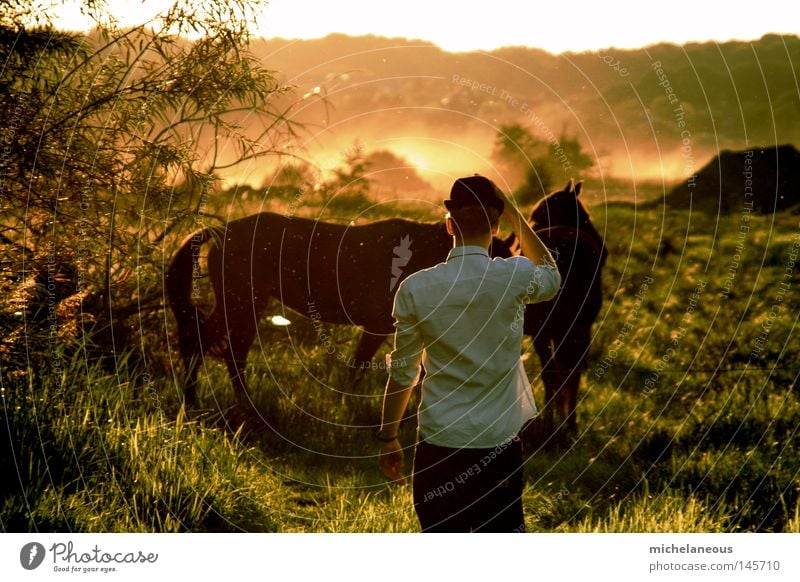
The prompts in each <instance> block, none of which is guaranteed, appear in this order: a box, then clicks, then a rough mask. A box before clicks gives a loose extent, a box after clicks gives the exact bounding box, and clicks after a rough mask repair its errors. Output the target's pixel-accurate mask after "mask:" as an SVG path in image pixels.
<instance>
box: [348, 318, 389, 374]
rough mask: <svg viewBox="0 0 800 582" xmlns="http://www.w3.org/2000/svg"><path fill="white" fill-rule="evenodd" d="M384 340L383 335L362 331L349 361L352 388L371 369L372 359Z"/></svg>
mask: <svg viewBox="0 0 800 582" xmlns="http://www.w3.org/2000/svg"><path fill="white" fill-rule="evenodd" d="M385 340H386V336H385V335H381V334H378V333H374V332H370V331H369V330H366V329H365V330H364V331H362V332H361V337H360V338H359V340H358V346H356V351H355V354H353V358H352V359H351V360H350V362H351V364H349V365H350V374H349V377H350V383H351V385H353V386H358V385H359V384H360V383H361V381H362V380H363V379H364V376H365V375H366V372H367V370H369V369H371V367H372V357H373V356H374V355H375V352H377V351H378V348H379V347H381V344H382V343H383V342H384V341H385Z"/></svg>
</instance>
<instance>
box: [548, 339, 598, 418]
mask: <svg viewBox="0 0 800 582" xmlns="http://www.w3.org/2000/svg"><path fill="white" fill-rule="evenodd" d="M591 340H592V328H591V325H581V324H575V325H574V326H572V327H571V328H570V329H569V334H568V335H567V336H566V337H564V338H563V339H562V340H561V341H560V342H558V343H557V344H556V360H557V362H558V367H559V368H560V369H561V370H562V371H563V379H562V382H563V386H562V390H561V392H562V401H561V403H560V407H561V413H562V415H563V418H564V419H565V420H566V423H567V430H568V431H570V432H575V431H576V430H577V427H578V424H577V413H576V406H577V402H578V388H579V387H580V383H581V372H582V371H583V368H584V362H585V361H586V354H587V352H588V351H589V344H590V343H591Z"/></svg>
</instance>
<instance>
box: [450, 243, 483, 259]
mask: <svg viewBox="0 0 800 582" xmlns="http://www.w3.org/2000/svg"><path fill="white" fill-rule="evenodd" d="M470 255H481V256H483V257H486V258H489V253H488V252H487V250H486V249H485V248H483V247H480V246H477V245H464V246H460V247H453V249H452V250H451V251H450V252H449V253H448V255H447V260H448V261H449V260H450V259H455V258H457V257H466V256H470Z"/></svg>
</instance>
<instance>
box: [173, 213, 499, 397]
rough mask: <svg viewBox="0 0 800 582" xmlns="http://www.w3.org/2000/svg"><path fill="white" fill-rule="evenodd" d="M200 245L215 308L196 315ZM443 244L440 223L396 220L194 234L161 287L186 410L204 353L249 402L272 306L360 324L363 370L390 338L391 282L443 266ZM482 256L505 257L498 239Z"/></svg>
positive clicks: (280, 220) (274, 219)
mask: <svg viewBox="0 0 800 582" xmlns="http://www.w3.org/2000/svg"><path fill="white" fill-rule="evenodd" d="M209 242H210V243H211V244H210V248H209V251H208V276H209V279H210V282H211V286H212V288H213V290H214V296H215V306H214V309H213V311H212V312H211V313H210V314H208V315H205V314H203V313H202V312H201V311H200V310H199V309H198V308H197V307H196V306H195V305H193V303H192V298H193V295H194V293H195V291H196V286H197V283H198V279H197V276H198V273H199V267H198V257H199V254H200V248H201V247H202V245H204V244H205V243H209ZM452 247H453V239H452V237H450V236H449V235H448V234H447V230H446V228H445V225H444V224H443V223H420V222H412V221H409V220H403V219H391V220H383V221H379V222H373V223H370V224H365V225H361V226H345V225H340V224H332V223H328V222H320V221H316V220H309V219H304V218H298V217H291V218H290V217H285V216H281V215H279V214H274V213H270V212H263V213H260V214H255V215H252V216H248V217H245V218H241V219H238V220H234V221H231V222H229V223H228V224H227V225H225V226H221V227H214V228H207V229H204V230H200V231H198V232H196V233H194V234H193V235H191V236H190V237H189V238H188V239H187V240H186V241H185V242H184V243H183V245H182V246H181V248H180V249H179V250H178V252H177V253H176V255H175V257H174V258H173V260H172V263H171V264H170V266H169V269H168V270H167V274H166V281H165V287H166V294H167V299H168V302H169V305H170V307H171V308H172V311H173V313H174V314H175V318H176V320H177V327H178V345H179V349H180V353H181V356H182V359H183V360H184V363H185V365H186V372H187V380H186V384H185V398H186V402H187V404H190V405H191V404H193V403H194V401H195V398H196V384H197V382H196V380H197V368H198V364H199V360H200V358H201V357H202V356H203V354H206V353H208V354H210V355H216V356H220V357H222V358H223V359H224V360H225V363H226V365H227V368H228V372H229V374H230V377H231V380H232V382H233V386H234V389H235V391H236V394H237V398H238V400H239V402H240V404H241V405H246V404H247V403H248V402H249V396H248V393H247V384H246V382H245V378H244V368H245V361H246V359H247V353H248V351H249V350H250V346H251V345H252V343H253V341H254V340H255V337H256V333H257V328H258V322H259V319H260V318H261V317H262V315H263V314H264V312H265V309H266V308H267V306H268V305H269V302H270V301H271V300H272V299H277V300H278V301H280V302H281V303H282V304H283V305H285V306H286V307H289V308H290V309H292V310H294V311H296V312H298V313H299V314H301V315H304V316H306V317H311V318H313V319H314V320H315V321H323V322H326V323H332V324H349V325H357V326H361V327H362V328H363V333H362V335H361V338H360V340H359V343H358V346H357V348H356V351H355V354H354V356H353V357H352V359H351V360H350V361H351V362H352V365H353V367H354V369H356V370H358V369H359V368H360V369H362V370H363V369H364V368H365V367H368V366H369V363H370V362H371V360H372V356H373V355H374V354H375V352H376V351H377V349H378V348H379V347H380V345H381V343H382V342H383V341H384V340H385V339H386V337H387V336H389V335H390V334H392V333H393V332H394V325H393V323H394V321H393V319H392V315H391V313H392V304H393V301H394V293H395V291H396V290H397V286H398V285H399V283H400V281H402V280H403V279H404V278H405V277H407V276H408V275H410V274H411V273H414V272H416V271H419V270H420V269H425V268H428V267H432V266H433V265H436V264H437V263H440V262H442V261H444V260H445V259H446V257H447V254H448V252H449V251H450V249H451V248H452ZM490 252H491V253H492V255H493V256H503V257H508V256H510V255H511V253H510V251H509V249H508V246H507V245H505V244H504V243H503V241H500V240H498V239H494V240H493V242H492V248H491V249H490ZM356 375H357V374H354V375H353V377H355V376H356Z"/></svg>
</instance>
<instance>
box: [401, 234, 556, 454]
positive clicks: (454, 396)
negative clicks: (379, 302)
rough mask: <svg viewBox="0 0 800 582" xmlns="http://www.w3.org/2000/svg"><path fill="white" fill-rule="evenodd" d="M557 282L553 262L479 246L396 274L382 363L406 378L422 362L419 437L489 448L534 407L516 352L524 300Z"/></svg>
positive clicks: (411, 379)
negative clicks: (390, 331) (390, 335)
mask: <svg viewBox="0 0 800 582" xmlns="http://www.w3.org/2000/svg"><path fill="white" fill-rule="evenodd" d="M560 285H561V276H560V275H559V273H558V270H557V269H556V268H555V267H553V266H551V265H543V266H538V265H535V264H534V263H533V262H532V261H530V260H529V259H527V258H525V257H511V258H509V259H501V258H496V259H491V258H489V255H488V253H487V252H486V249H484V248H482V247H479V246H460V247H455V248H454V249H453V250H452V251H450V254H449V255H448V257H447V261H446V262H444V263H440V264H438V265H436V266H435V267H431V268H430V269H424V270H422V271H419V272H417V273H414V274H413V275H410V276H409V277H408V278H407V279H405V280H404V281H403V282H402V283H401V285H400V287H399V288H398V289H397V294H396V295H395V300H394V310H393V315H394V318H395V328H396V333H395V346H394V350H393V351H392V353H391V356H390V368H389V373H390V374H391V376H392V378H393V379H394V380H395V381H396V382H397V383H398V384H400V385H402V386H411V385H412V384H414V383H415V382H416V381H417V379H418V377H419V374H420V370H421V368H420V364H422V365H424V366H425V371H426V375H425V379H424V380H423V383H422V401H421V403H420V407H419V433H420V438H422V439H424V440H425V441H426V442H428V443H431V444H434V445H439V446H443V447H453V448H490V447H494V446H497V445H498V444H501V443H503V442H505V441H506V440H508V439H509V438H511V437H513V436H514V435H516V434H517V433H518V432H519V430H520V429H521V428H522V426H523V425H524V424H525V422H527V421H528V420H529V419H531V418H532V417H533V416H535V415H536V405H535V403H534V401H533V395H532V393H531V387H530V383H529V382H528V378H527V376H526V374H525V370H524V369H523V367H522V360H521V358H520V351H521V347H522V327H523V317H524V313H525V303H534V302H537V301H546V300H548V299H552V298H553V297H554V296H555V294H556V293H557V292H558V288H559V286H560Z"/></svg>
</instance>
